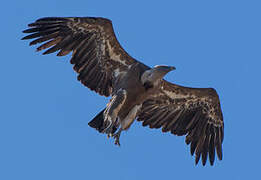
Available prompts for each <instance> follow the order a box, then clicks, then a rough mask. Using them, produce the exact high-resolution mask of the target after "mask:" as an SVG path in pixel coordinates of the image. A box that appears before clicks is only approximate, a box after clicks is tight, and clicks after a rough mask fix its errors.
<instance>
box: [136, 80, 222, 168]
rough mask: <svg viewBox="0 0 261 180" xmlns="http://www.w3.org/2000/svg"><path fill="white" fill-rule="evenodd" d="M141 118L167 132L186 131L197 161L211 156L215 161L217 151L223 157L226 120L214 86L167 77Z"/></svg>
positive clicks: (182, 133)
mask: <svg viewBox="0 0 261 180" xmlns="http://www.w3.org/2000/svg"><path fill="white" fill-rule="evenodd" d="M138 121H143V123H142V125H143V126H147V125H149V127H150V128H160V127H162V131H163V132H168V131H170V132H171V133H172V134H175V135H179V136H181V135H186V143H187V144H190V151H191V155H194V154H195V162H196V164H197V163H198V162H199V160H200V158H201V159H202V164H203V165H205V164H206V161H207V158H208V157H209V161H210V164H211V165H213V163H214V159H215V151H216V152H217V155H218V158H219V159H220V160H221V159H222V142H223V137H224V123H223V116H222V112H221V108H220V102H219V98H218V95H217V93H216V91H215V90H214V89H212V88H187V87H182V86H178V85H175V84H171V83H169V82H167V81H165V80H163V81H162V83H161V85H160V90H159V91H157V92H156V93H154V94H152V95H151V97H150V98H149V99H148V100H146V101H145V102H144V103H143V106H142V109H141V112H140V114H139V117H138Z"/></svg>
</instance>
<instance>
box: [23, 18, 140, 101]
mask: <svg viewBox="0 0 261 180" xmlns="http://www.w3.org/2000/svg"><path fill="white" fill-rule="evenodd" d="M28 26H29V27H30V28H29V29H27V30H24V31H23V32H24V33H30V35H27V36H25V37H24V38H22V39H33V38H37V39H35V40H33V41H32V42H30V45H35V44H38V43H43V42H44V44H42V45H41V46H39V47H38V48H37V51H40V50H43V49H47V48H49V49H48V50H47V51H45V52H44V53H43V54H49V53H53V52H55V51H59V53H58V54H57V55H58V56H64V55H67V54H68V53H70V52H71V51H72V52H73V54H72V58H71V63H72V64H74V70H75V71H76V72H77V73H79V75H78V80H79V81H80V82H81V83H82V84H84V85H85V86H87V87H88V88H90V89H91V90H94V91H96V92H97V93H99V94H100V95H104V96H109V95H111V93H112V91H113V81H114V79H116V78H117V76H118V75H120V74H121V73H125V72H126V71H127V70H128V68H129V67H130V65H132V64H134V63H139V62H138V61H136V60H134V59H133V58H132V57H131V56H129V55H128V53H127V52H125V51H124V49H123V48H122V47H121V45H120V44H119V42H118V41H117V38H116V36H115V34H114V30H113V27H112V23H111V21H110V20H109V19H105V18H94V17H69V18H61V17H47V18H41V19H38V20H36V21H35V22H34V23H31V24H29V25H28Z"/></svg>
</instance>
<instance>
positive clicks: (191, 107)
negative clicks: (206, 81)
mask: <svg viewBox="0 0 261 180" xmlns="http://www.w3.org/2000/svg"><path fill="white" fill-rule="evenodd" d="M29 27H30V28H29V29H27V30H25V31H23V32H24V33H31V34H29V35H28V36H25V37H24V38H23V39H32V38H36V39H35V40H33V41H32V42H31V43H30V45H34V44H38V43H44V44H42V45H41V46H39V47H38V48H37V50H38V51H40V50H43V49H47V48H49V49H48V50H47V51H46V52H44V54H49V53H53V52H55V51H58V50H59V53H58V54H57V55H58V56H64V55H67V54H68V53H70V52H71V51H72V52H73V53H72V58H71V63H72V64H73V65H74V67H73V68H74V70H75V71H76V72H77V73H78V80H79V81H80V82H81V83H82V84H83V85H85V86H87V87H88V88H90V89H91V90H94V91H95V92H97V93H99V94H100V95H103V96H111V99H110V102H109V103H108V104H107V106H106V107H105V108H104V109H103V110H102V111H101V112H100V113H99V114H98V115H97V116H96V117H95V118H94V119H93V120H92V121H90V122H89V125H90V126H91V127H93V128H95V129H97V130H98V131H99V132H101V133H106V134H107V135H108V136H109V137H110V136H112V137H114V138H115V143H116V144H118V145H119V137H120V134H121V132H122V131H124V130H127V129H128V128H130V126H131V124H132V123H133V121H134V120H135V119H137V120H138V121H142V122H143V123H142V124H143V126H149V127H150V128H162V131H163V132H168V131H169V132H171V133H172V134H175V135H186V143H187V144H191V154H192V155H193V154H194V153H195V154H196V163H198V161H199V159H200V157H201V158H202V163H203V165H205V163H206V160H207V155H209V160H210V164H211V165H213V163H214V159H215V151H216V152H217V155H218V158H219V159H220V160H221V159H222V142H223V137H224V123H223V116H222V111H221V108H220V102H219V98H218V95H217V93H216V91H215V90H214V89H212V88H188V87H183V86H179V85H176V84H172V83H169V82H167V81H165V80H164V79H163V77H164V76H165V75H166V74H167V73H168V72H170V71H171V70H173V69H174V67H171V66H155V67H153V68H150V67H148V66H146V65H145V64H143V63H141V62H139V61H137V60H135V59H134V58H132V57H131V56H130V55H128V53H127V52H126V51H125V50H124V49H123V48H122V47H121V45H120V44H119V42H118V41H117V38H116V36H115V34H114V31H113V28H112V23H111V21H110V20H108V19H105V18H94V17H84V18H79V17H70V18H58V17H50V18H41V19H38V20H37V21H35V22H34V23H32V24H29Z"/></svg>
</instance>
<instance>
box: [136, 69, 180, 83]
mask: <svg viewBox="0 0 261 180" xmlns="http://www.w3.org/2000/svg"><path fill="white" fill-rule="evenodd" d="M175 69H176V68H175V67H173V66H165V65H156V66H154V67H153V68H152V69H149V70H147V71H145V72H144V73H143V74H142V76H141V82H142V84H143V85H145V84H150V86H155V85H156V84H158V83H159V81H160V80H161V79H163V77H164V76H165V75H166V74H167V73H168V72H170V71H172V70H175Z"/></svg>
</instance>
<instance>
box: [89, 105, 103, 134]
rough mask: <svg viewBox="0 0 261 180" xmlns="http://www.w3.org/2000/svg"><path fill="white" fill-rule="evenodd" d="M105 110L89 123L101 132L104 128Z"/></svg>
mask: <svg viewBox="0 0 261 180" xmlns="http://www.w3.org/2000/svg"><path fill="white" fill-rule="evenodd" d="M104 111H105V108H104V109H103V110H102V111H101V112H100V113H99V114H97V115H96V116H95V117H94V118H93V119H92V120H91V121H90V122H89V123H88V125H89V126H91V127H92V128H95V129H96V130H97V131H99V132H100V133H101V132H102V131H103V130H104V126H103V123H104V117H103V112H104Z"/></svg>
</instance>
